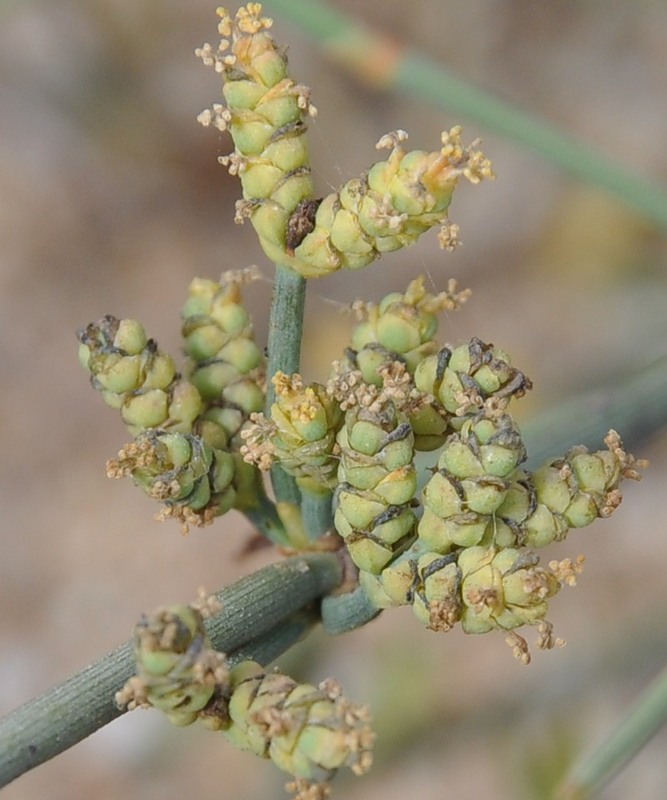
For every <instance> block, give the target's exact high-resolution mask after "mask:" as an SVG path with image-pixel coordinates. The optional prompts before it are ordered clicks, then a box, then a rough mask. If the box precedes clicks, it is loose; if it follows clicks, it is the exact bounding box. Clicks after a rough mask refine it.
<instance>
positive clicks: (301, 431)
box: [270, 372, 343, 490]
mask: <svg viewBox="0 0 667 800" xmlns="http://www.w3.org/2000/svg"><path fill="white" fill-rule="evenodd" d="M273 384H274V386H275V389H276V401H275V403H274V404H273V405H272V407H271V420H272V422H273V423H274V425H275V433H274V434H273V435H272V436H271V437H270V439H271V444H272V446H273V448H274V454H275V458H276V460H277V461H279V462H280V464H281V465H282V467H283V468H284V469H285V471H286V472H288V473H289V474H290V475H294V477H295V478H296V479H297V482H298V481H305V482H306V483H307V484H308V486H309V487H311V488H313V489H314V490H318V489H332V488H334V486H335V485H336V471H337V469H338V458H337V456H336V452H335V451H336V432H337V431H338V429H339V428H340V426H341V424H342V418H343V415H342V412H341V410H340V406H339V405H338V403H336V402H335V401H334V400H333V398H332V397H330V396H329V395H328V394H327V392H326V389H325V387H324V386H322V385H321V384H318V383H311V384H308V385H307V386H306V385H304V383H303V381H302V380H301V376H300V375H298V374H294V375H292V376H288V375H285V374H284V373H282V372H278V373H276V375H274V377H273Z"/></svg>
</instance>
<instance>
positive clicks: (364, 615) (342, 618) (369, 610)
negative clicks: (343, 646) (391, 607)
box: [321, 586, 380, 635]
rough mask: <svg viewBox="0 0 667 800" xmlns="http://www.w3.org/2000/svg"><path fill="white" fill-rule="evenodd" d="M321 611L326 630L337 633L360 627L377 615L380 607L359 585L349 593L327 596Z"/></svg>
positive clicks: (333, 633)
mask: <svg viewBox="0 0 667 800" xmlns="http://www.w3.org/2000/svg"><path fill="white" fill-rule="evenodd" d="M321 613H322V625H323V627H324V630H325V631H326V632H327V633H329V634H332V635H335V634H339V633H347V632H348V631H353V630H355V628H360V627H361V626H362V625H365V624H366V623H367V622H370V621H371V620H372V619H374V618H375V617H377V615H378V614H379V613H380V609H379V608H377V606H374V605H373V603H371V601H370V599H369V597H368V595H367V594H366V592H365V591H364V590H363V589H362V588H361V586H357V588H356V589H354V591H352V592H348V593H347V594H337V595H330V596H328V597H325V598H324V599H323V600H322V609H321Z"/></svg>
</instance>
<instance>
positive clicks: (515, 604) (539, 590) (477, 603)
mask: <svg viewBox="0 0 667 800" xmlns="http://www.w3.org/2000/svg"><path fill="white" fill-rule="evenodd" d="M538 562H539V559H538V558H537V556H535V555H534V554H533V553H530V552H528V551H525V550H516V549H511V548H507V549H504V550H500V551H498V550H496V549H495V548H493V547H492V548H485V547H469V548H467V549H466V550H464V551H463V552H462V553H461V554H460V555H459V559H458V565H459V567H460V569H461V575H462V584H461V595H462V600H463V611H462V617H461V624H462V627H463V630H464V631H466V633H486V632H487V631H490V630H493V629H499V630H507V631H509V630H513V629H514V628H518V627H521V626H522V625H535V624H537V623H539V622H540V621H541V620H543V619H544V617H545V615H546V613H547V610H548V599H549V598H550V597H552V596H553V595H555V594H556V593H557V592H558V590H559V589H560V583H559V581H558V578H557V577H556V576H555V575H554V573H552V572H549V571H547V570H545V569H543V568H542V567H539V566H538Z"/></svg>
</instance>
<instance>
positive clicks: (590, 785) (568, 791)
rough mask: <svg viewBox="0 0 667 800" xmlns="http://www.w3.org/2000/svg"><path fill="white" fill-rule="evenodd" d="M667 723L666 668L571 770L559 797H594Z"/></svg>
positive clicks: (579, 799)
mask: <svg viewBox="0 0 667 800" xmlns="http://www.w3.org/2000/svg"><path fill="white" fill-rule="evenodd" d="M665 722H667V667H665V668H664V669H663V670H662V672H660V674H659V675H658V677H657V678H656V679H655V680H654V682H653V683H652V684H651V685H650V686H649V687H648V689H647V690H646V691H645V692H644V694H643V695H642V696H641V697H640V698H639V700H638V701H637V703H636V705H635V706H634V708H632V709H631V710H630V712H629V713H628V714H627V715H626V716H625V718H624V719H623V720H622V721H621V722H620V724H619V725H618V727H617V728H616V729H615V730H614V731H613V732H612V734H611V736H610V737H609V738H608V739H607V740H606V741H604V742H603V743H602V744H601V745H600V746H599V747H598V749H597V750H595V751H594V752H593V753H591V754H590V755H589V756H588V757H587V758H585V759H584V760H583V761H581V762H580V763H579V764H578V765H577V766H575V768H574V769H573V770H572V774H571V775H570V777H569V778H568V779H567V780H566V782H565V784H564V785H563V786H562V787H561V790H560V791H559V793H558V798H559V800H586V799H587V798H589V797H594V796H595V795H597V794H598V792H599V791H600V790H601V789H602V788H603V787H604V786H605V785H606V784H607V783H608V782H609V781H610V780H611V779H612V778H613V777H614V775H616V773H617V772H619V771H620V770H621V769H622V768H623V767H624V766H625V765H626V764H627V762H628V761H630V759H631V758H632V757H633V756H634V755H635V754H636V753H637V752H638V751H639V750H640V749H641V748H642V747H643V746H644V745H645V744H646V742H648V740H649V739H650V738H651V737H652V736H653V735H654V734H655V733H656V732H657V731H658V730H659V729H660V728H661V727H662V726H663V725H664V724H665Z"/></svg>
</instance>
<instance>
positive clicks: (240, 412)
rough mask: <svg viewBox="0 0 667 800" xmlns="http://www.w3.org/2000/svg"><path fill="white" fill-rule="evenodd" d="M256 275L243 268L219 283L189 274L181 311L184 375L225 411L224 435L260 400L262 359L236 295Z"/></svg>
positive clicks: (236, 428) (257, 408)
mask: <svg viewBox="0 0 667 800" xmlns="http://www.w3.org/2000/svg"><path fill="white" fill-rule="evenodd" d="M256 277H258V274H257V273H256V271H253V270H244V271H241V272H238V273H236V272H230V273H226V274H225V275H223V277H222V280H221V282H219V283H218V282H216V281H211V280H207V279H205V278H195V279H194V280H193V281H192V283H191V284H190V288H189V296H188V300H187V301H186V303H185V306H184V308H183V314H182V316H183V328H182V333H183V337H184V340H185V352H186V355H187V356H188V357H189V359H190V371H191V375H190V379H191V381H192V383H193V384H194V386H196V387H197V389H198V390H199V392H200V394H201V396H202V397H203V399H204V400H205V401H206V402H208V403H210V404H212V405H214V406H216V407H219V408H223V409H227V410H228V413H227V414H225V415H223V416H221V417H219V422H220V424H222V425H223V426H224V427H225V429H226V432H227V435H228V437H229V438H230V439H233V438H234V437H235V436H236V434H237V433H238V431H239V430H240V428H241V426H242V425H243V423H244V422H245V421H246V420H247V419H248V418H249V416H250V414H252V413H254V412H258V411H260V410H261V409H262V408H263V405H264V391H263V388H262V386H261V384H262V383H263V375H262V369H263V365H264V358H263V356H262V352H261V350H260V348H259V347H258V346H257V344H256V343H255V341H254V339H253V329H252V324H251V321H250V317H249V315H248V312H247V310H246V309H245V307H244V306H243V303H242V296H241V284H242V283H243V282H244V281H249V280H254V279H255V278H256Z"/></svg>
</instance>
